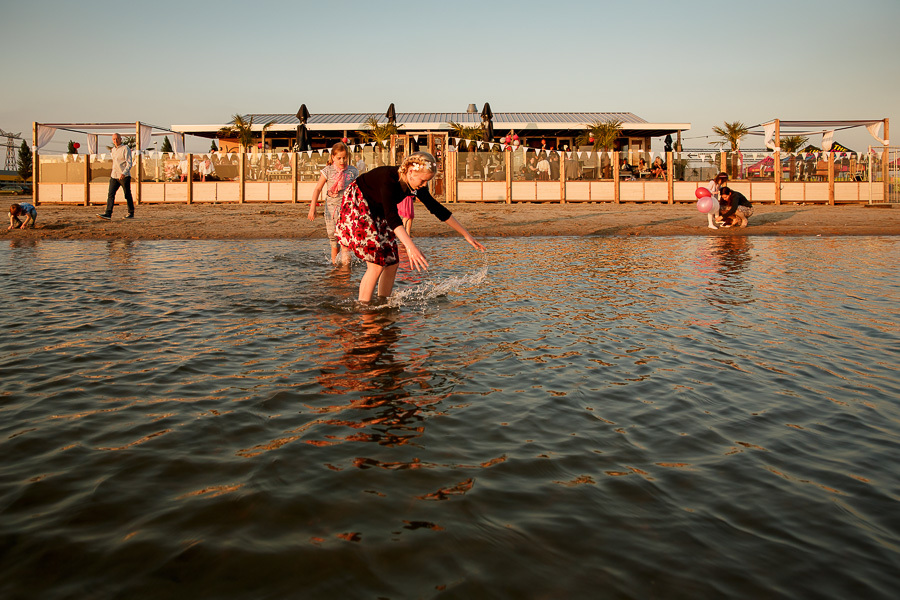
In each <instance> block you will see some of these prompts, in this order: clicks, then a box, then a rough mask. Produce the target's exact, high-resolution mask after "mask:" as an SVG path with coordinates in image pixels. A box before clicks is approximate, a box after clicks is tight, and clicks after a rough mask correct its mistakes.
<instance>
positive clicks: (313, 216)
mask: <svg viewBox="0 0 900 600" xmlns="http://www.w3.org/2000/svg"><path fill="white" fill-rule="evenodd" d="M327 182H328V178H327V177H325V176H324V175H322V176H321V177H319V183H318V184H316V189H315V190H313V195H312V200H310V202H309V215H308V216H307V218H308V219H309V220H310V221H315V220H316V202H317V201H318V200H319V195H320V194H321V193H322V188H323V187H325V184H326V183H327Z"/></svg>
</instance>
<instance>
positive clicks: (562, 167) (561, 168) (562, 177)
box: [557, 146, 566, 204]
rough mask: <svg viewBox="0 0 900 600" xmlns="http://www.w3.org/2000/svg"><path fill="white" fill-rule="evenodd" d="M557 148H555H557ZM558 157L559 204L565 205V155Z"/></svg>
mask: <svg viewBox="0 0 900 600" xmlns="http://www.w3.org/2000/svg"><path fill="white" fill-rule="evenodd" d="M558 147H559V146H557V148H558ZM557 154H558V155H559V203H560V204H565V203H566V153H565V152H563V153H562V154H560V153H559V152H557Z"/></svg>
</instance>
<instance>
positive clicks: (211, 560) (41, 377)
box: [0, 237, 900, 598]
mask: <svg viewBox="0 0 900 600" xmlns="http://www.w3.org/2000/svg"><path fill="white" fill-rule="evenodd" d="M421 245H422V247H423V248H424V249H425V251H426V253H427V254H428V256H429V258H430V260H431V262H432V264H433V267H432V269H431V271H429V272H428V273H413V272H410V271H409V269H408V264H405V263H403V264H401V269H400V272H399V275H398V280H397V288H396V293H395V295H394V296H393V297H392V298H391V301H390V302H389V303H388V304H387V305H385V306H381V307H377V308H375V309H368V310H360V309H359V307H358V305H357V304H356V303H355V301H354V298H355V294H356V292H355V288H356V286H357V285H358V280H359V277H360V276H361V273H362V268H361V267H360V265H359V264H356V265H354V266H353V267H351V268H350V269H341V268H338V269H335V268H333V267H331V266H330V264H329V262H328V258H327V248H326V247H325V246H323V245H322V244H321V243H320V242H319V241H308V242H307V241H303V242H297V241H250V242H247V241H238V242H213V241H203V242H123V241H111V242H41V243H38V244H34V245H31V246H28V247H16V246H11V247H10V248H9V249H6V250H3V251H2V252H0V272H4V273H10V274H11V273H17V276H16V277H6V278H4V279H3V280H2V281H0V289H2V290H3V294H4V298H6V299H7V300H8V302H7V303H6V304H7V311H6V312H5V313H4V315H3V316H2V317H0V318H2V323H0V325H2V326H3V327H4V331H5V335H4V337H3V338H2V339H0V369H2V371H3V373H4V389H3V390H2V392H0V416H2V417H3V418H2V420H0V445H2V446H0V449H2V451H3V455H4V457H5V459H6V460H5V461H4V463H3V466H2V467H0V472H2V474H3V477H2V478H0V514H2V517H3V518H2V519H0V596H2V597H10V598H18V597H41V598H71V597H128V598H143V597H146V598H151V597H152V598H157V597H160V596H179V597H184V596H188V595H190V596H198V597H211V596H212V597H217V596H222V597H226V596H227V597H247V598H259V597H276V596H283V597H295V596H297V595H298V594H300V595H303V596H304V597H366V598H371V597H391V598H405V597H435V596H442V597H487V596H490V597H585V596H593V595H596V594H597V593H599V592H597V590H603V592H602V594H601V595H605V596H609V597H622V598H645V597H654V596H655V597H686V598H688V597H689V598H720V597H730V598H760V597H766V598H769V597H817V598H844V597H866V598H892V597H893V595H894V590H895V589H896V584H897V578H896V572H897V565H898V564H900V527H898V521H897V519H896V517H894V513H895V512H896V510H894V508H895V506H896V503H897V502H898V500H900V484H898V481H900V477H898V474H900V473H898V467H897V464H898V462H897V460H896V458H897V456H896V448H897V444H898V441H900V407H898V404H897V398H900V382H898V379H897V377H896V371H897V365H898V358H900V356H898V354H900V350H898V348H900V345H898V343H897V342H898V331H900V326H898V325H900V309H898V304H897V299H898V297H900V294H898V291H900V284H898V281H897V278H896V276H894V275H893V273H894V271H895V269H894V265H895V264H896V263H897V259H898V258H900V252H898V246H897V243H896V241H894V240H893V239H889V238H852V239H851V238H847V239H842V238H829V239H828V240H824V239H821V238H815V239H801V238H791V239H777V238H765V239H759V240H757V239H755V238H736V237H729V238H710V239H709V240H706V239H701V238H659V239H653V240H647V239H633V240H632V239H628V240H624V239H623V240H610V239H601V238H596V239H594V238H587V239H565V238H552V239H551V238H547V239H543V238H527V239H496V240H491V241H490V243H489V251H488V252H487V253H486V254H484V255H480V254H477V253H473V252H471V251H470V250H469V249H468V248H467V247H466V245H465V244H463V243H460V242H459V241H458V240H437V239H431V240H421ZM25 263H27V264H29V265H30V266H31V268H30V269H29V270H28V272H27V273H19V272H18V270H17V269H14V265H17V264H25ZM50 565H52V566H53V568H52V569H50V568H49V566H50ZM573 565H577V568H575V567H573ZM811 574H814V576H813V575H811ZM485 590H490V593H489V594H488V593H487V592H486V591H485Z"/></svg>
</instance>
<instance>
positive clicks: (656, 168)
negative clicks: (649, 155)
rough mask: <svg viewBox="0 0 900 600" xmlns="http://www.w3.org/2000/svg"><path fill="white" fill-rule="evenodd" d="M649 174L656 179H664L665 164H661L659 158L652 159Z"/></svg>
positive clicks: (661, 161)
mask: <svg viewBox="0 0 900 600" xmlns="http://www.w3.org/2000/svg"><path fill="white" fill-rule="evenodd" d="M650 172H651V173H652V174H653V176H654V177H656V178H657V179H665V177H666V163H664V162H663V160H662V158H661V157H659V156H657V157H656V158H654V159H653V165H652V166H651V167H650Z"/></svg>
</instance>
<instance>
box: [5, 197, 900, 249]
mask: <svg viewBox="0 0 900 600" xmlns="http://www.w3.org/2000/svg"><path fill="white" fill-rule="evenodd" d="M29 200H30V197H27V196H20V197H8V198H6V202H5V203H4V204H5V206H4V211H6V210H7V208H8V207H9V205H10V204H12V203H13V202H17V201H23V202H28V201H29ZM446 206H447V208H449V209H450V210H451V211H452V212H453V214H454V216H456V218H457V219H458V220H459V222H460V223H462V224H463V226H464V227H466V228H467V229H468V230H469V231H470V232H471V233H472V235H473V236H475V237H476V238H478V239H482V238H485V239H486V238H492V237H531V236H609V237H615V236H647V237H657V236H704V237H709V236H723V235H725V236H813V237H814V236H894V235H900V210H891V209H890V208H891V207H890V205H888V206H884V207H882V206H869V205H864V204H843V205H838V206H827V205H821V204H782V205H778V206H776V205H772V204H757V205H755V206H754V212H753V215H752V216H751V217H750V223H749V225H748V227H746V228H743V229H742V228H720V229H717V230H712V229H709V228H708V227H707V226H706V215H704V214H702V213H699V212H698V211H697V209H696V207H695V205H694V204H693V203H690V204H659V203H640V204H636V203H633V204H614V203H585V202H579V203H567V204H559V203H513V204H505V203H495V204H485V203H456V204H447V205H446ZM37 209H38V218H37V226H36V228H35V229H26V230H22V229H13V230H9V231H7V230H6V227H5V226H4V228H3V232H4V234H5V235H6V238H7V239H9V240H13V239H48V240H107V239H128V240H180V239H184V240H191V239H209V240H228V239H316V238H319V239H322V241H323V242H325V221H324V218H323V217H322V212H321V208H320V209H319V212H318V214H317V216H316V220H315V221H309V220H308V219H307V214H308V212H309V203H308V202H300V203H297V204H254V203H246V204H144V205H140V204H139V205H137V207H136V210H135V214H136V218H135V219H134V220H125V219H124V218H123V217H124V216H125V207H124V206H122V205H119V204H117V205H116V207H115V210H114V211H113V220H112V221H102V220H100V219H99V218H97V213H98V212H102V211H103V207H102V206H99V205H92V206H75V205H41V206H38V207H37ZM7 217H8V213H7ZM7 225H8V223H7ZM412 235H413V237H452V236H455V235H457V234H456V232H455V231H453V230H452V229H450V228H449V227H448V226H446V225H444V224H443V223H441V222H440V221H438V220H437V219H435V218H434V217H433V216H432V215H431V214H430V213H428V211H427V210H425V209H424V207H422V206H421V205H417V206H416V218H415V219H414V221H413V228H412Z"/></svg>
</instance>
